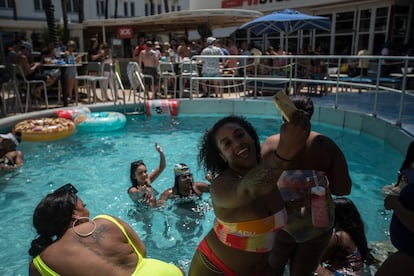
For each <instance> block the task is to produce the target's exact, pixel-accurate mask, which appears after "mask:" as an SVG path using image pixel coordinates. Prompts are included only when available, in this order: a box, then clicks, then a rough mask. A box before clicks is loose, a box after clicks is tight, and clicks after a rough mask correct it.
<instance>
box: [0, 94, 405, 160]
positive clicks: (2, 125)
mask: <svg viewBox="0 0 414 276" xmlns="http://www.w3.org/2000/svg"><path fill="white" fill-rule="evenodd" d="M89 107H90V109H91V111H95V112H98V111H104V110H105V111H120V112H127V113H129V112H131V113H134V114H136V113H137V112H138V113H139V112H140V111H141V112H142V111H143V106H142V104H141V105H133V104H127V105H126V106H125V107H124V106H122V105H118V106H114V105H108V104H95V105H89ZM69 109H70V108H69ZM55 111H56V110H44V111H40V112H33V113H25V114H19V115H16V116H11V117H7V118H2V119H0V133H6V132H8V131H10V130H11V129H12V128H13V126H14V125H15V124H16V123H18V122H20V121H22V120H26V119H29V118H34V117H36V118H39V117H48V116H53V115H55ZM212 113H213V114H223V116H226V115H229V114H236V115H245V116H249V115H261V116H278V117H281V116H282V115H281V114H280V112H279V110H278V109H277V108H276V107H275V105H274V104H273V102H272V101H271V100H243V99H239V100H221V99H193V100H189V99H183V100H180V105H179V114H212ZM312 121H316V122H321V123H326V124H329V125H333V126H337V127H341V128H349V129H352V130H355V131H359V132H364V133H367V134H370V135H372V136H375V137H377V138H380V139H383V140H384V141H385V142H388V143H390V144H391V145H392V146H393V147H395V148H396V149H397V150H398V151H399V152H401V154H405V152H406V149H407V147H408V144H409V143H410V142H411V141H412V140H413V137H412V136H411V135H410V134H409V133H407V132H405V131H404V130H402V129H401V128H398V127H397V126H395V125H392V124H390V123H388V122H386V121H384V120H381V119H378V118H375V117H372V116H369V115H364V114H361V113H356V112H350V111H344V110H339V109H333V108H326V107H321V106H315V111H314V114H313V116H312Z"/></svg>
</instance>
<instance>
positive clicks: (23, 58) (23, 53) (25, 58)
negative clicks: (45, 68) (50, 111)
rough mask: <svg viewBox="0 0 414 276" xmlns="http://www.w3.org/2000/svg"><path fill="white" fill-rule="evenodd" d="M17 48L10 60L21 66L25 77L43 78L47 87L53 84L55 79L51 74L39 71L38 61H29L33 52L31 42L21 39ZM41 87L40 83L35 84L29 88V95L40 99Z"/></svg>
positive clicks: (30, 78) (31, 78) (29, 78)
mask: <svg viewBox="0 0 414 276" xmlns="http://www.w3.org/2000/svg"><path fill="white" fill-rule="evenodd" d="M19 48H20V49H19V51H18V52H17V53H16V55H15V57H14V58H13V61H12V62H13V63H15V64H18V65H20V66H21V68H22V70H23V74H24V75H25V77H26V79H28V80H43V81H45V82H46V86H47V87H49V86H51V85H53V83H54V82H55V79H54V78H53V77H52V76H50V75H48V74H45V73H41V72H40V71H39V65H40V62H34V63H31V60H32V52H33V47H32V44H30V43H29V42H27V41H23V42H22V43H21V44H20V47H19ZM41 89H42V85H37V86H36V87H35V88H34V89H32V90H31V96H32V97H33V98H35V99H40V98H41V95H42V94H41Z"/></svg>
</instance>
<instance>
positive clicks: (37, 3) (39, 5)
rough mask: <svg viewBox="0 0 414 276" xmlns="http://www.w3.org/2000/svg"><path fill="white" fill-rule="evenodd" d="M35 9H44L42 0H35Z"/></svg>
mask: <svg viewBox="0 0 414 276" xmlns="http://www.w3.org/2000/svg"><path fill="white" fill-rule="evenodd" d="M34 10H35V11H43V5H42V0H34Z"/></svg>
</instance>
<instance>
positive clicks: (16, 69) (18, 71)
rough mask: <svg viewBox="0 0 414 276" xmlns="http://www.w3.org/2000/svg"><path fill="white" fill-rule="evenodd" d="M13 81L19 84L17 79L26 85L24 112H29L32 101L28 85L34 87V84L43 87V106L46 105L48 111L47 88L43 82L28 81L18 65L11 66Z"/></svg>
mask: <svg viewBox="0 0 414 276" xmlns="http://www.w3.org/2000/svg"><path fill="white" fill-rule="evenodd" d="M12 67H13V81H14V82H15V83H18V82H19V79H21V80H22V81H23V82H24V84H25V85H26V107H25V112H27V111H29V105H30V104H31V100H32V96H31V93H30V92H31V90H30V85H32V84H33V85H36V84H41V85H42V86H43V93H44V98H45V104H46V109H49V101H48V96H47V86H46V82H45V81H43V80H28V79H27V78H26V76H25V74H24V72H23V69H22V67H21V66H20V64H13V65H12Z"/></svg>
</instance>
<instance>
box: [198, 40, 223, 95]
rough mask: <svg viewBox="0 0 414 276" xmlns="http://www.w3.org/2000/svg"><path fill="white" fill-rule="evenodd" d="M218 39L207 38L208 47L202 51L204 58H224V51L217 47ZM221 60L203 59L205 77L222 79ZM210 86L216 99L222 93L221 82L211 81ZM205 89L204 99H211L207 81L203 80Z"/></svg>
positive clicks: (203, 74)
mask: <svg viewBox="0 0 414 276" xmlns="http://www.w3.org/2000/svg"><path fill="white" fill-rule="evenodd" d="M215 41H216V38H214V37H208V38H207V45H208V46H207V47H206V48H204V49H203V51H201V55H202V56H207V55H210V56H224V54H223V51H222V50H221V49H220V48H219V47H216V46H215ZM220 60H221V59H220V58H204V59H202V63H203V69H202V70H201V74H202V76H203V77H220ZM210 85H212V86H213V88H214V93H215V94H216V97H217V96H218V94H219V93H220V86H219V85H220V81H219V80H211V81H210ZM201 86H202V88H203V93H204V94H203V96H202V97H210V92H209V90H208V89H207V80H203V81H202V84H201Z"/></svg>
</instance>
